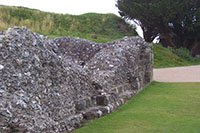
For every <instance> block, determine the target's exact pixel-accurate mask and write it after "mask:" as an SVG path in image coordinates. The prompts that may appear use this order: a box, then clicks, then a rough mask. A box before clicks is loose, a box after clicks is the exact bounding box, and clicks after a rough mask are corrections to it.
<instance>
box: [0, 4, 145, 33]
mask: <svg viewBox="0 0 200 133" xmlns="http://www.w3.org/2000/svg"><path fill="white" fill-rule="evenodd" d="M115 4H116V0H0V5H8V6H23V7H28V8H34V9H39V10H41V11H48V12H55V13H63V14H73V15H80V14H84V13H88V12H95V13H114V14H116V15H118V16H119V13H118V9H117V7H116V6H115ZM137 31H138V33H139V35H140V36H143V34H142V31H141V28H140V27H138V26H137Z"/></svg>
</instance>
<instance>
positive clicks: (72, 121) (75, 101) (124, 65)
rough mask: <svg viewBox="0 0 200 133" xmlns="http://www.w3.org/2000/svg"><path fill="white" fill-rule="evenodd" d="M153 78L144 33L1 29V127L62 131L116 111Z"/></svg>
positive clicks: (0, 128) (18, 130)
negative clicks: (98, 37)
mask: <svg viewBox="0 0 200 133" xmlns="http://www.w3.org/2000/svg"><path fill="white" fill-rule="evenodd" d="M151 80H152V49H151V47H150V46H149V45H148V44H147V43H145V42H144V41H143V40H142V39H141V38H139V37H130V38H124V39H122V40H118V41H115V42H111V43H103V44H100V43H94V42H90V41H87V40H84V39H72V38H57V39H48V38H47V37H45V36H42V35H39V34H36V33H33V32H31V31H29V30H28V29H26V28H17V27H15V28H10V29H8V30H6V31H3V32H0V131H1V132H2V133H3V132H33V133H39V132H48V133H54V132H63V131H68V132H70V131H72V130H73V129H74V128H78V127H80V126H81V125H82V123H84V122H86V121H87V120H90V119H92V118H95V117H100V116H102V115H105V114H107V113H110V112H112V111H113V110H115V109H116V108H117V107H118V106H120V105H121V104H123V103H124V102H126V101H127V100H128V99H129V98H131V97H132V96H134V95H135V94H137V93H138V92H139V91H140V90H141V89H143V87H144V86H145V85H147V84H148V83H150V82H151Z"/></svg>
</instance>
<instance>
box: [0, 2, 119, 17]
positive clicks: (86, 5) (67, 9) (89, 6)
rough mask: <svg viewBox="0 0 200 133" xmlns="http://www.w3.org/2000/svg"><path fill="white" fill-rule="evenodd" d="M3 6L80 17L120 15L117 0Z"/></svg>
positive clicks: (2, 3) (24, 3)
mask: <svg viewBox="0 0 200 133" xmlns="http://www.w3.org/2000/svg"><path fill="white" fill-rule="evenodd" d="M0 4H1V5H11V6H24V7H29V8H34V9H39V10H42V11H48V12H55V13H64V14H65V13H68V14H73V15H80V14H84V13H88V12H96V13H114V14H116V15H119V14H118V9H117V7H116V6H115V4H116V0H0Z"/></svg>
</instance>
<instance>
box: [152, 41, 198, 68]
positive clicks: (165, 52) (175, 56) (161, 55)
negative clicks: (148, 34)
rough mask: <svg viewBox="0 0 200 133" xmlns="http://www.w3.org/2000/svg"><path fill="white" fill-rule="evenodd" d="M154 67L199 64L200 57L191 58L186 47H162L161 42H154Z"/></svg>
mask: <svg viewBox="0 0 200 133" xmlns="http://www.w3.org/2000/svg"><path fill="white" fill-rule="evenodd" d="M153 50H154V67H155V68H164V67H177V66H189V65H197V64H200V59H197V58H193V57H192V56H191V55H190V54H189V51H188V50H186V49H172V48H164V47H163V46H162V45H161V44H154V46H153Z"/></svg>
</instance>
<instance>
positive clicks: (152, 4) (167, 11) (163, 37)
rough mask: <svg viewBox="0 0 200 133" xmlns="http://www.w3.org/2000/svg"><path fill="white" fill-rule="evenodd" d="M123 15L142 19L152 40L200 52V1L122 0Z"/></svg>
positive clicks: (120, 1) (120, 3)
mask: <svg viewBox="0 0 200 133" xmlns="http://www.w3.org/2000/svg"><path fill="white" fill-rule="evenodd" d="M117 7H118V8H119V10H120V11H119V13H120V15H121V16H122V17H123V18H126V19H132V20H137V21H139V24H140V26H141V27H142V29H143V32H144V38H145V40H146V41H148V42H152V40H153V39H154V38H155V37H156V36H159V37H160V41H161V43H162V44H163V45H164V46H171V47H186V48H188V49H189V50H190V51H191V53H192V54H193V55H195V54H200V0H118V1H117Z"/></svg>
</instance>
